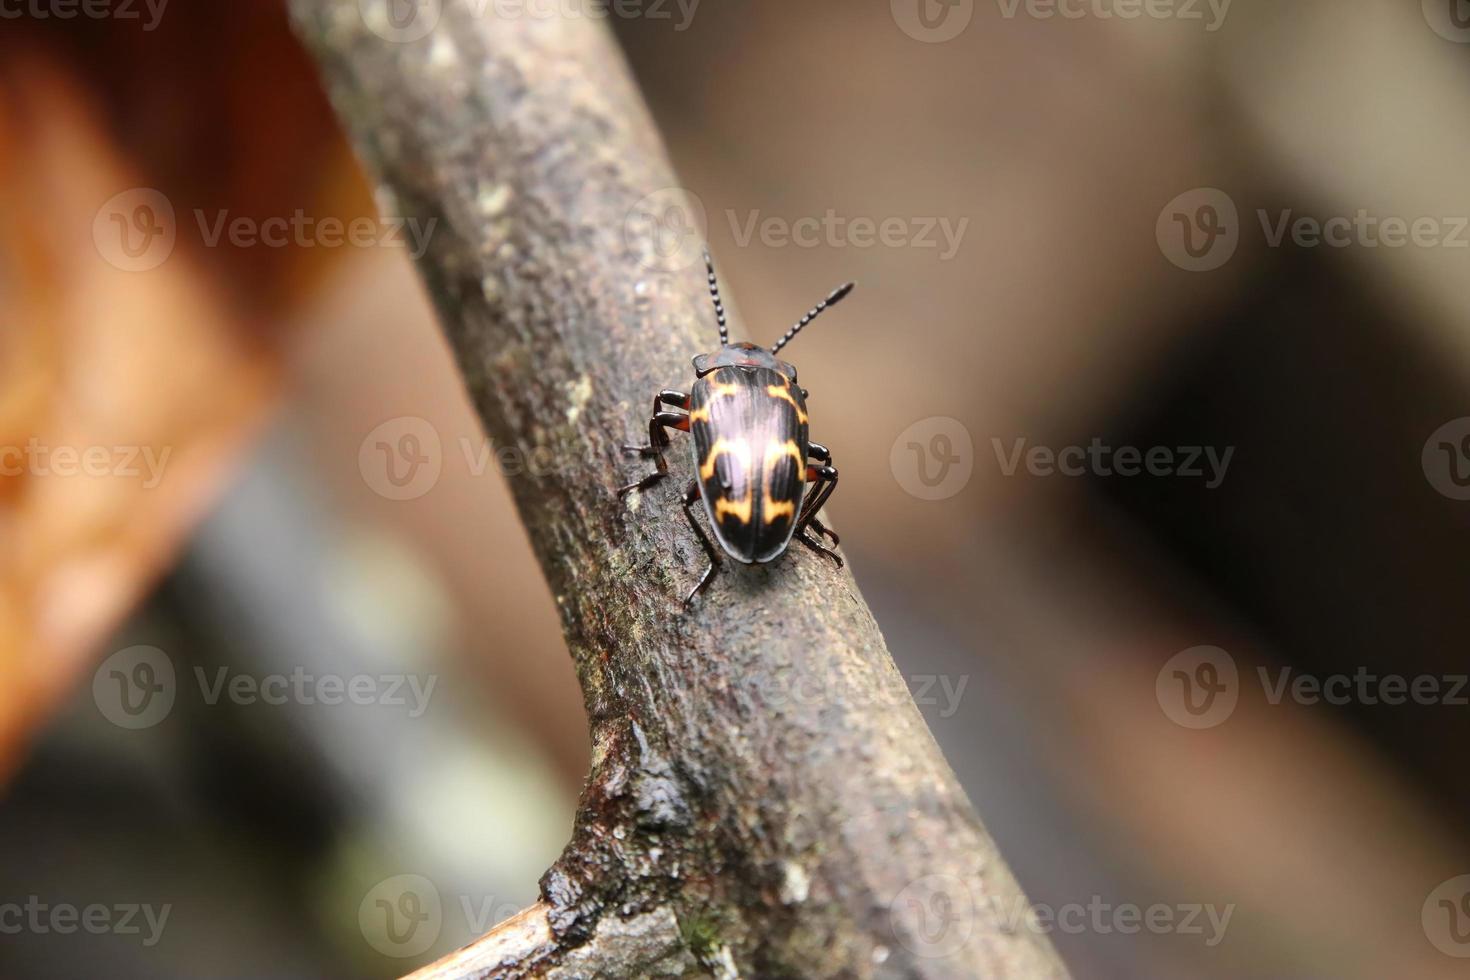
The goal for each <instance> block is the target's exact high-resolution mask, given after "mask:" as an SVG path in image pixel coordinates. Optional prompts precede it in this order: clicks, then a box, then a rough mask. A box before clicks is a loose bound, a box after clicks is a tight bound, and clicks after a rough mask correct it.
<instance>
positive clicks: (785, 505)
mask: <svg viewBox="0 0 1470 980" xmlns="http://www.w3.org/2000/svg"><path fill="white" fill-rule="evenodd" d="M761 513H762V514H764V515H765V517H766V523H767V524H774V523H776V519H777V518H779V517H785V518H787V519H788V520H789V519H790V518H793V517H795V516H796V504H795V503H793V502H792V501H790V500H772V499H771V491H769V490H767V491H766V495H765V499H764V500H763V501H761Z"/></svg>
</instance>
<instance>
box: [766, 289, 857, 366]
mask: <svg viewBox="0 0 1470 980" xmlns="http://www.w3.org/2000/svg"><path fill="white" fill-rule="evenodd" d="M855 285H857V284H856V283H851V282H849V283H846V284H845V285H842V286H838V287H837V288H836V289H834V290H832V292H831V293H830V294H829V295H828V296H827V298H826V299H824V300H822V301H821V302H820V303H818V304H817V305H816V306H813V307H812V311H811V312H810V313H808V314H807V315H806V316H804V317H802V318H801V319H800V320H798V321H796V326H794V327H792V328H791V329H790V330H788V331H786V336H784V337H782V338H781V339H780V340H778V341H776V346H775V347H772V348H771V353H772V354H775V353H778V352H780V350H781V348H782V347H785V346H786V345H787V344H789V343H791V338H792V337H795V336H796V335H797V334H798V333H800V332H801V328H802V327H804V326H806V325H807V324H808V323H811V322H812V321H813V320H815V319H816V318H817V317H818V316H820V315H821V313H822V311H823V310H825V309H826V308H827V307H829V306H836V305H837V304H838V302H839V301H841V300H842V299H843V297H845V296H846V295H847V294H848V293H850V292H852V287H853V286H855Z"/></svg>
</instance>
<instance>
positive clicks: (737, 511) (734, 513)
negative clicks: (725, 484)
mask: <svg viewBox="0 0 1470 980" xmlns="http://www.w3.org/2000/svg"><path fill="white" fill-rule="evenodd" d="M751 496H752V495H751V492H750V490H749V488H747V489H746V491H745V497H744V499H742V500H730V499H729V498H727V497H716V498H715V520H716V521H722V520H724V519H725V517H726V516H727V515H728V516H731V517H734V518H735V519H736V520H738V521H739V522H740V523H741V524H749V523H750V504H751Z"/></svg>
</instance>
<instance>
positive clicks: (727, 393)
mask: <svg viewBox="0 0 1470 980" xmlns="http://www.w3.org/2000/svg"><path fill="white" fill-rule="evenodd" d="M704 262H705V268H706V269H708V270H709V291H710V299H711V300H713V302H714V307H715V319H716V320H717V321H718V322H719V327H720V349H719V350H718V351H716V352H715V353H713V354H700V355H699V356H698V357H696V358H694V374H695V381H694V386H693V388H692V389H691V390H690V391H689V393H688V394H686V393H684V392H682V391H676V390H674V389H672V388H666V389H664V390H663V391H660V392H659V393H658V394H657V395H655V396H654V398H653V416H652V418H650V419H649V420H648V445H646V446H624V447H623V448H624V449H626V450H628V451H630V452H635V453H638V454H640V455H642V456H646V457H650V458H652V459H653V460H654V462H655V464H656V465H657V467H658V468H657V469H656V470H655V471H654V472H653V473H650V474H649V475H648V476H646V477H644V478H643V479H642V480H639V481H638V482H637V483H630V484H628V485H627V486H625V487H623V488H622V489H620V490H619V491H618V493H619V495H622V494H627V493H631V492H632V491H634V490H645V489H647V488H648V487H650V486H652V485H653V484H655V483H657V482H658V481H659V480H662V479H663V478H664V477H666V476H668V474H669V470H668V463H667V462H666V461H665V460H664V450H666V449H667V448H668V447H669V442H670V440H669V432H668V430H669V429H678V430H679V431H681V432H689V433H690V434H691V435H693V437H694V439H693V446H694V466H695V478H694V480H693V481H692V482H691V483H690V484H689V489H688V490H686V491H685V492H684V516H685V517H686V518H688V520H689V526H690V527H692V528H693V529H694V533H695V535H696V536H697V537H698V538H699V541H700V544H702V545H704V550H705V552H706V553H707V554H708V555H709V559H710V564H709V568H707V569H705V572H704V574H703V575H702V576H701V577H700V579H699V582H698V583H697V584H696V585H695V586H694V588H693V589H691V590H690V592H689V594H688V595H687V596H685V597H684V604H685V605H686V606H687V605H688V604H689V602H690V601H691V600H693V598H694V597H695V596H696V595H698V594H699V593H701V592H703V591H704V589H705V588H706V587H707V586H708V585H709V583H710V582H711V581H712V580H713V579H714V577H715V569H716V568H718V567H719V564H720V552H719V551H716V550H715V547H714V545H712V544H710V540H709V537H708V535H706V534H705V533H704V530H703V528H701V527H700V526H699V524H698V522H696V521H695V519H694V511H693V509H692V508H693V506H694V502H695V501H696V500H703V501H704V513H705V516H706V517H708V518H709V522H710V526H711V527H712V528H714V532H715V539H716V540H717V541H719V543H720V548H721V549H722V550H723V551H724V553H725V554H727V555H729V556H730V557H731V558H733V559H735V560H736V561H738V562H741V563H742V564H746V565H751V564H763V563H765V562H768V561H773V560H775V559H776V558H779V557H780V556H781V555H783V554H784V553H785V552H786V548H787V546H789V545H790V544H791V539H792V538H793V537H794V538H796V539H797V540H798V541H800V542H801V543H802V544H805V545H806V546H807V547H809V548H812V549H814V550H816V551H819V552H821V553H822V554H824V555H827V556H829V557H831V558H832V559H833V560H834V561H836V562H837V564H838V565H841V564H842V558H841V556H839V555H838V554H837V552H835V551H833V550H831V549H830V548H827V547H826V546H824V545H823V544H822V543H821V541H820V540H818V539H817V538H814V537H812V534H811V532H812V531H815V532H816V533H817V534H818V535H824V536H826V537H828V538H831V539H832V544H833V546H834V547H835V546H836V545H837V544H838V538H837V535H836V534H835V533H833V532H832V531H830V530H828V529H827V528H826V527H824V526H823V525H822V522H821V520H819V519H818V517H817V513H818V511H820V510H821V509H822V505H823V504H825V503H826V502H827V498H828V497H830V496H831V495H832V491H833V490H834V489H836V487H837V470H835V469H834V468H833V467H832V454H831V453H830V452H829V451H828V450H827V447H826V446H823V445H821V444H820V443H815V442H812V441H810V439H808V438H807V414H806V396H807V392H806V389H805V388H802V387H801V386H800V385H798V384H797V383H796V368H795V367H793V366H792V365H791V364H788V363H787V362H786V361H782V360H778V359H777V358H776V355H777V354H778V353H780V351H781V348H782V347H785V346H786V345H787V344H788V343H790V341H791V339H792V338H793V337H795V336H796V335H797V333H798V332H799V331H800V330H801V329H802V328H803V327H805V326H806V325H807V324H808V323H811V322H812V321H813V320H815V319H816V318H817V316H818V315H820V314H821V312H822V311H823V310H825V309H827V308H828V307H829V306H832V305H833V304H835V303H837V302H838V301H839V300H841V299H842V298H843V297H844V296H846V295H847V294H848V293H850V292H851V291H852V286H853V284H852V283H847V284H846V285H844V286H841V287H839V288H837V289H835V290H833V291H832V293H831V294H830V295H829V296H828V297H827V298H826V299H824V300H822V302H820V303H818V304H817V305H816V306H815V307H813V308H812V310H811V312H809V313H807V315H806V316H804V317H802V318H801V319H800V320H798V321H797V323H796V325H795V326H793V327H792V328H791V329H790V330H788V331H786V334H785V336H783V337H782V338H781V339H780V340H779V341H777V342H776V344H775V346H773V347H772V348H771V349H770V350H766V349H765V348H763V347H759V346H757V345H755V344H752V343H749V342H744V341H742V342H740V343H735V344H732V343H730V336H729V330H728V327H727V325H726V323H725V307H724V305H723V304H722V303H721V302H720V287H719V283H718V282H717V281H716V279H715V267H714V263H713V262H712V261H711V259H710V257H709V253H708V252H706V253H705V255H704ZM666 406H669V407H673V408H677V409H683V411H677V412H676V411H667V410H665V408H666ZM808 484H810V487H811V489H810V490H807V491H806V492H805V495H803V488H805V487H806V486H807V485H808Z"/></svg>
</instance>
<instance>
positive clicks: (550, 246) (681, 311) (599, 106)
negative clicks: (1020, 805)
mask: <svg viewBox="0 0 1470 980" xmlns="http://www.w3.org/2000/svg"><path fill="white" fill-rule="evenodd" d="M388 2H391V0H382V2H378V0H364V2H362V3H359V0H294V11H295V16H296V19H297V23H298V29H299V31H300V33H301V34H302V36H303V37H304V38H305V39H306V41H307V42H308V44H309V45H310V47H311V48H312V49H313V50H314V51H315V53H316V54H317V56H318V58H319V60H320V63H321V65H322V69H323V73H324V76H325V79H326V81H327V83H328V88H329V90H330V92H331V94H332V97H333V101H334V103H335V105H336V107H337V110H338V113H339V114H340V116H341V117H342V119H343V120H344V121H345V123H346V125H347V128H348V130H349V131H350V133H351V134H352V136H353V138H354V140H355V142H356V144H357V147H358V150H359V152H360V154H361V155H362V157H363V158H364V160H365V161H366V162H367V165H368V167H369V169H370V170H371V171H372V172H373V173H374V174H375V175H376V176H377V177H378V178H379V179H381V180H382V182H383V184H384V186H385V188H386V189H387V190H386V192H385V194H384V200H385V210H390V211H391V210H393V209H397V211H398V213H399V214H401V215H404V216H412V217H414V218H417V219H418V220H419V221H420V222H427V221H430V220H432V221H435V222H436V224H435V225H434V233H433V235H432V237H431V239H430V244H429V248H428V250H427V252H426V253H425V254H424V255H423V257H422V259H421V260H420V271H421V273H422V274H423V277H424V279H425V281H426V282H427V284H428V288H429V291H430V293H431V294H432V296H433V299H434V302H435V304H436V306H437V308H438V312H439V315H440V318H441V320H442V322H443V325H444V329H445V332H446V333H447V335H448V337H449V340H450V343H451V345H452V346H453V348H454V350H455V352H456V354H457V356H458V360H459V363H460V366H461V368H462V370H463V373H464V378H465V383H466V384H467V386H468V388H469V391H470V393H471V395H472V397H473V399H474V402H475V405H476V406H477V408H478V410H479V412H480V415H481V417H482V418H483V419H484V422H485V427H486V429H487V430H488V432H489V433H490V435H491V437H492V438H493V439H494V440H495V441H496V443H497V444H498V445H500V446H502V447H505V446H519V447H521V449H522V450H524V451H525V452H527V453H531V452H532V451H533V450H536V451H540V452H542V453H546V452H549V453H551V454H552V455H553V456H554V458H555V460H556V463H555V465H554V467H553V468H552V471H551V472H549V473H547V472H533V473H525V474H522V475H519V476H516V477H514V478H512V487H513V491H514V494H515V498H516V503H517V506H518V507H519V509H520V512H521V516H522V518H523V520H524V521H525V525H526V528H527V530H528V532H529V534H530V537H531V540H532V542H533V545H534V547H535V550H536V554H537V556H538V558H539V560H540V562H541V565H542V568H543V570H544V572H545V574H546V578H547V580H548V582H549V583H550V585H551V589H552V591H553V594H554V596H555V599H556V603H557V606H558V608H559V609H560V610H561V616H562V623H563V628H564V630H565V632H566V637H567V643H568V645H569V647H570V649H571V653H572V656H573V658H574V659H575V661H576V666H577V672H578V677H579V679H580V681H581V684H582V689H583V692H584V696H585V700H586V705H587V712H588V716H589V720H590V728H591V733H592V741H593V766H592V772H591V774H590V776H589V778H588V783H587V786H586V789H585V791H584V794H583V797H582V800H581V803H580V806H579V808H578V812H577V817H576V827H575V832H574V836H573V839H572V841H571V843H570V844H569V845H568V847H567V849H566V851H565V852H564V853H563V855H562V857H561V858H560V859H559V860H558V861H557V863H556V864H555V866H553V867H552V868H551V870H549V871H548V872H547V873H546V875H545V876H544V877H543V879H542V881H541V890H542V895H543V898H544V901H543V903H541V904H538V905H537V906H535V907H534V908H532V909H530V910H528V911H527V912H524V913H522V914H521V915H519V916H517V917H515V918H514V919H512V920H511V921H510V922H508V923H506V924H504V925H502V926H501V927H499V928H497V929H496V930H495V931H494V932H492V933H491V934H490V936H488V937H486V938H485V939H482V940H480V941H479V942H478V943H475V944H472V945H471V946H470V947H467V948H466V949H465V950H462V951H461V952H460V953H457V954H455V955H454V956H452V957H450V958H449V959H448V960H446V961H444V962H443V963H441V964H439V965H438V966H436V967H434V968H431V969H430V970H429V971H428V972H426V973H424V974H422V975H424V976H434V977H441V978H443V977H470V976H507V977H509V976H523V975H532V974H534V975H543V974H544V975H552V976H555V975H558V974H557V971H558V970H560V971H562V975H566V976H593V975H608V976H644V975H679V974H682V973H686V972H690V971H697V972H705V973H709V974H713V975H716V976H722V977H734V976H745V977H785V976H801V977H837V976H842V977H961V976H963V977H1026V978H1031V977H1054V976H1063V975H1064V970H1063V968H1062V967H1061V965H1060V964H1059V962H1058V961H1057V960H1056V958H1055V954H1054V953H1053V951H1052V949H1051V946H1050V944H1049V943H1048V942H1047V941H1046V940H1045V938H1044V937H1041V936H1038V935H1037V934H1035V933H1034V932H1032V931H1028V930H1026V929H1024V928H1020V927H1018V925H1017V924H1016V923H1015V922H1013V921H1012V920H1009V919H1007V918H1006V916H1007V915H1008V914H1011V915H1014V914H1015V913H1017V912H1018V911H1020V910H1023V909H1024V898H1022V896H1021V894H1020V892H1019V890H1018V888H1017V885H1016V883H1015V881H1014V880H1013V878H1012V877H1011V874H1010V872H1009V871H1008V870H1007V869H1006V867H1005V865H1004V863H1003V862H1002V861H1001V859H1000V857H999V856H998V855H997V853H996V851H995V848H994V845H993V844H992V842H991V841H990V839H989V838H988V837H987V835H986V834H985V831H984V830H983V828H982V827H981V826H980V823H979V821H978V819H977V818H976V817H975V815H974V813H973V811H972V810H971V808H970V805H969V803H968V801H967V800H966V798H965V795H964V793H963V791H962V790H961V788H960V786H959V785H958V783H957V781H956V780H955V777H954V775H953V773H952V772H951V771H950V769H949V767H948V766H947V765H946V763H945V762H944V760H943V758H942V757H941V755H940V753H939V751H938V748H937V747H936V746H935V744H934V741H933V739H932V738H931V736H930V734H929V732H928V729H927V728H926V727H925V725H924V722H923V720H922V719H921V717H920V716H919V714H918V711H917V710H916V709H915V707H914V705H913V702H912V700H911V699H910V697H909V695H908V691H907V688H906V686H905V684H904V681H903V679H902V678H901V677H900V676H899V674H898V672H897V670H896V669H895V668H894V665H893V662H892V660H891V659H890V658H889V655H888V653H887V650H886V649H885V647H884V644H883V640H882V637H881V636H880V635H879V633H878V629H877V626H876V624H875V623H874V622H873V618H872V616H871V614H870V613H869V611H868V608H867V606H866V605H865V604H864V602H863V600H862V598H861V596H860V595H859V594H858V591H857V588H856V586H855V584H854V582H853V580H852V577H851V576H850V575H849V574H848V573H847V572H845V571H838V570H837V569H836V568H834V567H833V565H832V564H831V563H830V562H828V561H826V560H825V559H822V558H821V557H820V556H817V555H814V554H812V553H811V552H808V551H806V550H804V549H801V548H794V549H793V550H792V552H791V553H790V554H788V555H787V556H786V557H784V558H782V559H781V560H779V561H777V562H775V563H774V564H772V565H770V566H761V567H753V568H746V567H741V566H734V565H733V563H727V564H726V566H725V568H724V570H723V571H722V572H721V574H720V577H719V578H718V579H717V580H716V582H715V584H714V585H713V587H712V588H711V589H710V590H709V591H708V592H707V593H705V594H704V596H703V597H702V598H701V599H700V600H697V601H696V604H695V605H694V607H693V608H692V609H691V610H690V611H689V612H688V613H684V612H682V611H681V609H680V605H679V603H680V599H681V597H682V596H683V594H684V593H685V592H686V591H687V590H688V589H689V587H690V586H691V585H692V584H693V582H694V581H695V579H696V577H697V576H698V575H699V574H700V572H701V571H702V568H703V562H704V557H703V554H702V552H701V550H700V547H699V544H698V542H697V541H696V540H695V539H694V538H693V536H692V535H691V533H690V530H689V528H688V526H687V525H686V524H685V523H684V519H683V515H682V513H681V511H680V507H679V492H680V490H681V489H682V487H683V486H684V484H685V482H687V480H688V478H689V470H690V465H689V463H688V461H687V460H683V459H680V458H679V457H680V456H682V455H683V454H682V453H681V452H680V451H678V450H677V449H676V451H675V452H674V453H673V454H672V455H671V457H670V461H671V463H672V464H673V470H674V475H673V476H672V477H671V478H670V479H669V480H668V481H666V482H665V483H664V484H662V485H660V486H658V487H656V488H654V489H652V490H650V491H649V492H647V493H645V494H642V495H637V494H635V495H633V496H632V497H631V498H629V499H628V500H626V501H623V500H619V499H618V498H617V497H616V496H615V495H614V492H613V491H614V488H615V487H616V486H618V485H619V484H620V483H623V482H626V481H627V480H628V479H630V478H636V477H637V476H640V475H642V474H643V473H645V472H646V470H647V466H648V463H647V461H646V460H638V459H632V460H629V459H626V458H624V457H623V456H622V454H621V453H620V452H619V451H618V446H619V445H620V444H622V443H625V442H642V441H643V438H642V436H643V434H644V432H643V427H644V423H645V421H646V418H647V412H648V406H649V404H650V401H651V395H652V394H653V392H655V391H657V390H658V389H660V388H662V387H666V386H669V385H670V384H678V383H682V382H687V381H688V380H689V379H690V378H691V369H690V367H689V363H690V358H691V357H692V356H693V355H694V354H695V353H697V352H700V351H703V350H707V349H709V348H711V347H712V346H713V345H714V336H715V331H714V325H713V318H712V314H711V311H710V308H709V302H708V297H707V295H706V292H705V288H704V283H703V275H702V270H701V269H699V268H697V267H696V265H695V264H694V263H692V262H689V261H688V260H689V259H690V258H692V256H693V255H697V251H695V250H691V249H688V248H685V249H683V250H682V251H680V252H679V253H678V254H676V255H674V256H672V257H664V256H661V254H660V252H659V250H658V248H657V243H656V241H655V240H654V238H653V237H652V236H650V235H649V234H646V230H645V229H643V228H642V227H641V226H639V225H637V224H636V223H632V224H630V223H629V221H628V218H629V215H630V213H631V212H632V211H633V210H634V208H635V205H636V204H637V202H639V201H640V200H641V199H643V198H645V196H646V195H649V194H650V193H652V192H656V191H660V190H662V189H665V188H671V187H674V186H675V180H674V178H673V175H672V173H671V171H670V168H669V165H668V163H667V162H666V160H665V157H664V153H663V150H662V147H661V145H660V143H659V140H658V138H657V136H656V134H655V131H654V128H653V125H652V123H651V122H650V120H649V117H648V114H647V111H646V109H645V107H644V105H643V102H642V100H641V98H640V97H639V95H638V93H637V92H636V90H635V89H634V87H633V84H632V82H631V80H630V78H629V75H628V72H627V70H626V68H625V66H624V64H623V61H622V57H621V55H620V53H619V52H618V51H617V49H616V46H615V45H614V43H613V41H612V40H611V38H610V36H609V34H608V33H607V32H606V31H605V30H604V29H603V28H602V26H601V25H600V24H597V23H595V22H593V21H592V20H591V19H590V18H588V17H585V16H583V17H570V18H565V19H563V18H558V17H547V18H537V17H531V16H528V15H526V16H521V17H519V18H502V17H497V16H496V11H497V7H496V5H494V4H482V3H468V2H460V0H448V2H446V3H445V4H444V8H443V10H442V15H441V16H440V17H439V19H438V21H437V24H436V26H435V27H434V29H433V30H432V31H430V32H429V33H428V34H427V35H426V36H424V37H421V38H419V39H417V40H411V41H399V42H393V41H387V40H385V39H384V38H383V37H382V36H380V35H382V34H385V33H386V34H392V32H393V26H394V25H393V22H392V21H390V20H389V19H388V16H387V3H388ZM400 9H401V8H400ZM417 9H419V11H420V13H421V14H424V13H425V12H427V13H428V14H432V13H433V12H434V11H436V10H437V9H438V4H437V3H436V2H434V0H429V2H427V3H421V4H419V7H418V8H417ZM672 193H675V194H677V192H672ZM696 248H697V246H696ZM739 334H740V331H739V326H738V324H737V325H736V330H735V331H734V335H735V336H739ZM820 399H821V393H820V392H815V393H814V408H813V418H814V422H815V424H816V425H817V426H820V423H821V407H820V406H821V400H820ZM814 435H816V436H817V438H819V439H820V430H818V431H817V432H815V433H814ZM856 533H861V532H856ZM936 936H937V937H938V938H937V939H936ZM548 937H549V938H548ZM951 947H952V948H951Z"/></svg>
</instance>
